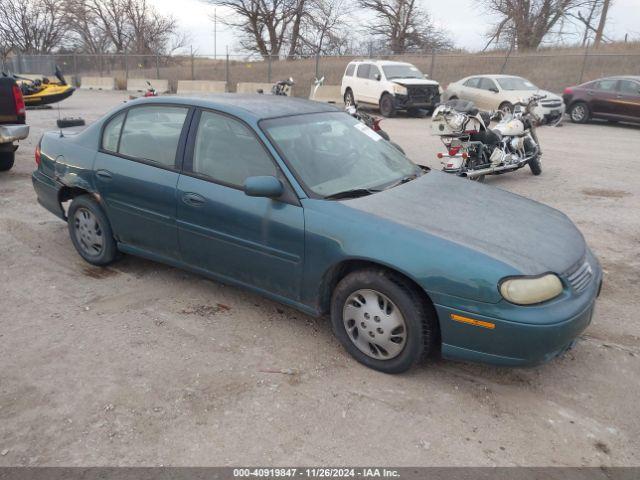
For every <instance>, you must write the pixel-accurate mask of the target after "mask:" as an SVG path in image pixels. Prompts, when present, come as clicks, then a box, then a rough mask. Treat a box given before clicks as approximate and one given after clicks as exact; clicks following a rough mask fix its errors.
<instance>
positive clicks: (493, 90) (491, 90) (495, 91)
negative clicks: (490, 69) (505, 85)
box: [489, 87, 498, 93]
mask: <svg viewBox="0 0 640 480" xmlns="http://www.w3.org/2000/svg"><path fill="white" fill-rule="evenodd" d="M489 91H490V92H493V93H498V89H497V88H496V87H491V88H490V89H489Z"/></svg>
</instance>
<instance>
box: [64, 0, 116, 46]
mask: <svg viewBox="0 0 640 480" xmlns="http://www.w3.org/2000/svg"><path fill="white" fill-rule="evenodd" d="M65 10H66V12H65V13H66V16H67V21H68V23H69V29H70V30H71V31H72V40H71V43H72V46H73V49H74V50H77V51H80V52H82V53H92V54H97V53H103V52H106V51H108V49H109V47H110V38H109V35H108V34H107V33H106V31H105V29H104V28H102V25H101V23H100V18H99V17H98V15H97V14H96V11H95V9H92V8H89V5H88V2H87V1H86V0H66V3H65Z"/></svg>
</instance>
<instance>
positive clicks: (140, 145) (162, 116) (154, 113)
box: [105, 105, 189, 168]
mask: <svg viewBox="0 0 640 480" xmlns="http://www.w3.org/2000/svg"><path fill="white" fill-rule="evenodd" d="M188 112H189V109H188V108H187V107H172V106H166V105H157V106H156V105H154V106H145V107H134V108H132V109H130V110H129V111H128V113H127V117H126V120H125V122H124V127H123V128H122V134H121V136H120V145H119V148H118V153H120V154H122V155H126V156H128V157H133V158H139V159H141V160H148V161H151V162H154V163H158V164H159V165H162V166H164V167H169V168H173V167H175V159H176V151H177V150H178V142H179V141H180V134H181V133H182V126H183V125H184V121H185V119H186V118H187V113H188ZM109 126H110V125H109ZM105 130H106V129H105Z"/></svg>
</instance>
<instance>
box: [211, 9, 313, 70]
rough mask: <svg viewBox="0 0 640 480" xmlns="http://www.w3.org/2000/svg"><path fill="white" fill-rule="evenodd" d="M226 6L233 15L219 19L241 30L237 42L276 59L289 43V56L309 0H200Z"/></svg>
mask: <svg viewBox="0 0 640 480" xmlns="http://www.w3.org/2000/svg"><path fill="white" fill-rule="evenodd" d="M203 1H205V2H207V3H211V4H214V5H218V6H222V7H227V8H228V9H229V10H231V12H232V14H231V15H229V16H227V17H226V18H223V19H222V20H221V21H222V22H223V23H224V24H226V25H228V26H230V27H232V28H234V29H236V30H237V31H239V32H240V34H241V38H240V45H241V46H242V48H244V49H245V50H248V51H250V52H256V53H258V54H260V55H261V56H262V57H263V58H268V57H269V56H272V57H275V58H278V57H279V56H280V54H281V53H282V52H283V50H284V49H285V48H286V47H287V46H288V47H289V48H288V52H287V54H286V55H287V57H292V56H293V55H294V53H295V51H296V50H297V48H298V45H299V41H300V29H301V26H302V21H303V19H304V16H305V13H306V3H307V1H308V0H203Z"/></svg>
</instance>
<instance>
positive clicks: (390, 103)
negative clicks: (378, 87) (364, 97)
mask: <svg viewBox="0 0 640 480" xmlns="http://www.w3.org/2000/svg"><path fill="white" fill-rule="evenodd" d="M380 113H381V114H382V116H383V117H393V116H394V115H395V114H396V106H395V102H394V99H393V97H392V96H391V94H389V93H384V94H382V97H381V98H380Z"/></svg>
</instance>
